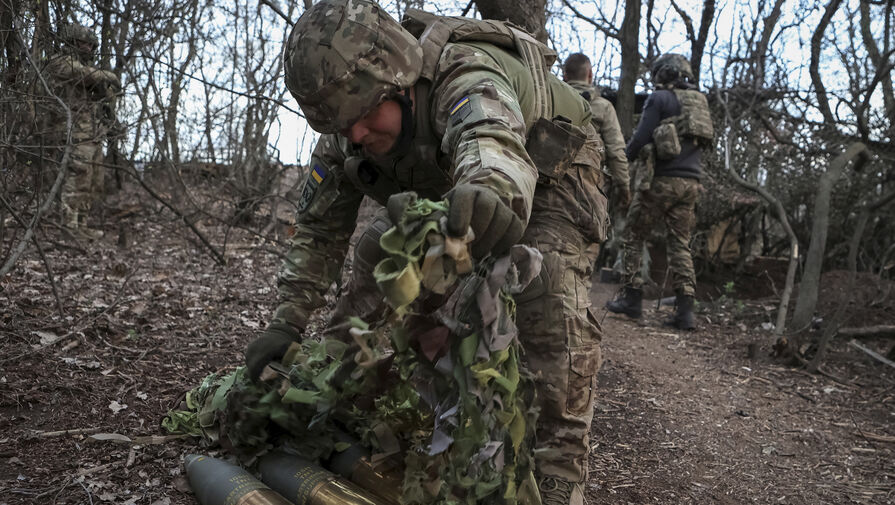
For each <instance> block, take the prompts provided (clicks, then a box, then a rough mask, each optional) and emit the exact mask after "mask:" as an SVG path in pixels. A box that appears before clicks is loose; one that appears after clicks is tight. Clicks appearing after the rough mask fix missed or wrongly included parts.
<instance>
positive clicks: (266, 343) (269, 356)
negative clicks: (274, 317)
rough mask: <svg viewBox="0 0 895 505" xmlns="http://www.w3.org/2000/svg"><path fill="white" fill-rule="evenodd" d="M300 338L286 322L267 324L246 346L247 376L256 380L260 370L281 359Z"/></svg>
mask: <svg viewBox="0 0 895 505" xmlns="http://www.w3.org/2000/svg"><path fill="white" fill-rule="evenodd" d="M300 340H301V336H300V335H299V334H298V332H297V331H296V330H295V328H293V327H292V326H290V325H288V324H285V323H273V324H271V325H270V326H268V327H267V329H266V330H264V332H263V333H262V334H261V336H260V337H258V338H256V339H255V340H254V341H252V343H250V344H249V346H248V347H246V356H245V357H246V369H247V370H248V372H249V378H250V379H252V380H253V381H255V382H257V381H258V378H259V377H260V376H261V371H262V370H264V367H266V366H267V364H268V363H270V362H273V361H279V360H281V359H283V356H285V355H286V350H288V349H289V346H290V345H292V343H293V342H298V341H300Z"/></svg>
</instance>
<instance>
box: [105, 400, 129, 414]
mask: <svg viewBox="0 0 895 505" xmlns="http://www.w3.org/2000/svg"><path fill="white" fill-rule="evenodd" d="M126 408H127V404H126V403H118V402H117V401H115V400H112V403H110V404H109V410H111V411H112V412H114V413H116V414H117V413H119V412H121V411H122V410H124V409H126Z"/></svg>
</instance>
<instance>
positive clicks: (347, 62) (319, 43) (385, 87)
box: [283, 0, 423, 133]
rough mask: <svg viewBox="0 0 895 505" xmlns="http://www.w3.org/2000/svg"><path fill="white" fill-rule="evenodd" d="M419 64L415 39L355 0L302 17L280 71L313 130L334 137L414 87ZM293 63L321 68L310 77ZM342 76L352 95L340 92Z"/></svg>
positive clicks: (375, 8)
mask: <svg viewBox="0 0 895 505" xmlns="http://www.w3.org/2000/svg"><path fill="white" fill-rule="evenodd" d="M333 33H336V34H337V35H335V36H333V35H332V34H333ZM319 35H323V37H324V40H321V39H320V38H319ZM370 40H375V42H374V43H373V44H369V43H368V41H370ZM422 59H423V51H422V48H420V46H419V44H418V43H417V41H416V39H414V38H413V36H411V35H410V34H409V33H407V32H406V31H404V30H401V29H400V26H399V25H398V23H397V22H396V21H395V20H394V19H392V18H391V17H390V16H389V15H388V14H387V13H386V12H385V11H383V10H382V8H381V7H379V5H377V4H376V3H373V2H367V1H363V0H355V1H352V2H348V3H347V4H330V5H327V6H325V7H321V8H317V9H309V10H308V11H307V12H306V13H305V15H303V16H301V18H299V20H298V22H297V23H295V26H294V27H293V28H292V32H291V34H290V35H289V42H288V43H287V45H286V50H285V51H284V53H283V60H284V61H283V67H284V68H285V69H286V86H287V87H288V88H289V91H291V92H292V94H293V95H294V96H295V98H296V99H297V100H298V102H299V103H301V104H302V112H303V113H304V114H305V118H306V119H307V120H308V123H309V124H310V125H311V127H312V128H314V130H316V131H318V132H321V133H335V132H337V131H339V130H341V129H343V128H347V127H349V126H351V125H352V124H353V123H354V122H355V121H357V120H358V119H360V118H361V117H363V115H364V114H366V113H367V112H369V111H370V110H371V109H373V108H374V107H376V106H377V105H379V103H381V102H382V100H384V99H385V98H387V97H388V96H389V95H391V94H393V93H395V92H397V91H400V90H401V89H404V88H406V87H408V86H410V85H412V84H413V83H414V82H416V79H417V77H419V74H420V67H421V65H422ZM292 60H295V61H301V62H307V61H314V62H318V63H319V64H320V65H321V68H320V71H317V72H308V71H306V70H305V69H302V68H301V65H296V64H293V63H292ZM346 75H351V76H352V80H353V82H352V90H351V92H350V93H344V92H343V91H344V87H345V76H346Z"/></svg>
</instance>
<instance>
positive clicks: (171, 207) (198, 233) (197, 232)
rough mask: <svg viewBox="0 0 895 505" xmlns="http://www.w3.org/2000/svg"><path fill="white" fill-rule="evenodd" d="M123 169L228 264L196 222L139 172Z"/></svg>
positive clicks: (215, 257)
mask: <svg viewBox="0 0 895 505" xmlns="http://www.w3.org/2000/svg"><path fill="white" fill-rule="evenodd" d="M121 171H122V172H124V173H126V174H127V175H129V176H130V177H131V178H133V179H134V180H135V181H137V183H138V184H140V186H142V187H143V189H144V190H146V192H147V193H149V195H150V196H152V197H153V198H155V199H156V200H158V201H159V202H160V203H161V204H162V205H164V206H165V207H167V208H168V210H170V211H171V212H173V213H174V214H175V215H176V216H177V217H179V218H180V219H181V220H182V221H183V223H184V224H186V225H187V226H188V227H189V229H190V230H192V231H193V233H194V234H195V235H196V236H197V237H198V238H199V241H201V242H202V244H203V245H204V246H205V248H206V249H208V251H209V253H211V256H212V258H213V259H214V260H215V261H216V262H217V264H218V265H226V264H227V259H226V258H224V255H223V254H221V253H220V252H219V251H218V250H217V249H216V248H215V247H214V246H213V245H211V242H209V241H208V239H207V238H205V235H204V234H203V233H202V232H201V231H200V230H199V229H198V228H196V225H195V224H194V223H192V222H191V221H190V220H189V219H188V218H187V217H186V215H184V214H183V212H181V211H180V210H179V209H177V208H176V207H174V205H172V204H171V203H169V202H168V201H167V200H165V199H164V198H163V197H162V196H161V195H159V194H158V193H156V192H155V191H154V190H153V189H152V188H150V187H149V186H148V185H147V184H146V183H145V182H144V181H143V179H141V178H140V176H138V175H137V174H135V173H133V172H132V171H130V170H126V169H124V168H122V169H121Z"/></svg>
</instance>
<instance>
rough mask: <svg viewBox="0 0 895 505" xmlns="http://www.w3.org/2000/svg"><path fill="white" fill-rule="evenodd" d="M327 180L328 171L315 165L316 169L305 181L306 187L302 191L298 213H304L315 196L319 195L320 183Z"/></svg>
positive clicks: (312, 170)
mask: <svg viewBox="0 0 895 505" xmlns="http://www.w3.org/2000/svg"><path fill="white" fill-rule="evenodd" d="M324 179H326V169H325V168H323V167H321V166H320V165H314V168H312V169H311V171H310V172H309V173H308V179H307V180H306V181H305V187H304V189H302V191H301V199H300V200H299V201H298V211H299V212H304V211H306V210H307V209H308V207H309V206H310V205H311V202H312V201H314V195H315V194H317V188H319V187H320V183H321V182H323V180H324Z"/></svg>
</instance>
